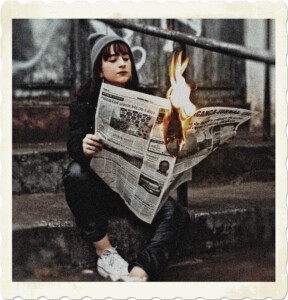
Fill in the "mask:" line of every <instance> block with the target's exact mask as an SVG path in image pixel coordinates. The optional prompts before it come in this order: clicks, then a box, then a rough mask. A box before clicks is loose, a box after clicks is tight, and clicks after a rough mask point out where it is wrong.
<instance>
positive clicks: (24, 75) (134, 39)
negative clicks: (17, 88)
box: [12, 19, 202, 86]
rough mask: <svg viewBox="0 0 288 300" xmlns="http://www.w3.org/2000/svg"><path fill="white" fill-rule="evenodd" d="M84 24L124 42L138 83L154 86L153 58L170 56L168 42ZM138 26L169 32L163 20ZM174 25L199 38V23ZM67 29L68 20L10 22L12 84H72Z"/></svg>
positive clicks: (155, 68) (98, 23)
mask: <svg viewBox="0 0 288 300" xmlns="http://www.w3.org/2000/svg"><path fill="white" fill-rule="evenodd" d="M87 22H88V23H89V25H90V26H89V27H90V30H91V31H93V32H99V33H104V34H112V35H120V36H121V37H122V38H124V40H126V41H127V43H128V44H129V45H130V47H131V50H132V52H133V56H134V58H135V64H136V69H137V71H139V77H140V80H141V82H142V83H144V84H146V85H153V84H155V82H156V81H157V78H158V77H159V74H157V72H159V70H160V69H161V67H159V64H160V62H159V59H158V58H157V57H159V54H161V53H163V52H164V54H165V53H171V52H173V47H174V46H173V42H172V41H169V40H164V39H158V38H156V37H151V36H149V35H145V34H141V33H137V32H134V31H132V30H129V29H125V28H120V29H119V28H117V29H115V28H112V27H111V26H109V25H107V24H105V23H104V22H101V20H88V21H87ZM140 22H145V23H147V24H154V23H155V22H156V24H158V26H159V27H161V28H165V29H167V30H168V29H169V28H168V20H167V19H160V20H156V21H155V20H141V21H140ZM149 22H150V23H149ZM153 22H154V23H153ZM177 22H178V23H179V24H181V26H183V27H185V28H186V31H187V30H188V31H189V32H190V33H191V34H197V35H199V34H201V26H202V25H201V24H202V23H201V22H202V21H201V20H184V19H183V20H182V19H179V20H177ZM71 28H72V22H71V20H47V19H41V20H40V19H39V20H37V19H23V20H21V19H17V20H16V19H15V20H13V64H12V66H13V82H14V83H16V84H18V83H20V84H21V85H22V86H23V85H24V86H25V85H30V84H40V85H41V84H47V83H48V84H50V83H51V84H54V83H58V84H65V83H66V84H70V83H71V80H72V81H73V78H72V77H71V76H73V75H72V72H71V63H72V62H71V53H72V52H71V51H73V50H71V48H72V46H71V34H72V33H71V32H72V30H71ZM88 34H89V32H87V35H88ZM67 45H68V46H67ZM69 45H70V46H69ZM87 46H88V43H87ZM168 64H169V63H168ZM156 84H157V83H156Z"/></svg>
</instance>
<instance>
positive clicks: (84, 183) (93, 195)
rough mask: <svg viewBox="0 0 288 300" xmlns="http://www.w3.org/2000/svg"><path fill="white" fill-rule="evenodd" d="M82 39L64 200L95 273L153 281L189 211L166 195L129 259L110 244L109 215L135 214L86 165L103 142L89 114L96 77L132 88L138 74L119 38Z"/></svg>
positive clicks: (97, 85) (94, 97)
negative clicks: (87, 56)
mask: <svg viewBox="0 0 288 300" xmlns="http://www.w3.org/2000/svg"><path fill="white" fill-rule="evenodd" d="M88 41H89V44H90V46H91V63H92V70H93V73H92V77H91V78H90V79H89V80H88V81H87V82H85V83H84V84H83V85H82V86H81V87H80V89H79V91H78V92H77V101H75V102H73V103H71V105H70V118H69V140H68V143H67V148H68V152H69V155H70V156H71V157H72V158H73V159H74V161H73V162H72V163H71V164H70V165H69V167H68V169H67V170H66V171H65V173H64V175H63V183H64V187H65V193H66V200H67V202H68V205H69V207H70V209H71V211H72V213H73V214H74V216H75V221H76V224H77V226H78V227H79V228H80V229H81V235H82V237H83V238H84V239H86V240H89V241H91V242H92V244H93V245H94V247H95V250H96V254H97V255H98V261H97V270H98V272H99V274H100V275H102V276H104V277H105V278H108V277H110V278H111V279H112V280H113V281H117V280H123V281H146V280H148V279H149V280H157V278H158V277H159V275H160V274H161V272H162V271H163V270H164V268H165V266H166V265H167V262H168V259H169V258H170V256H171V254H172V253H173V251H174V250H175V247H177V242H178V241H180V240H182V239H183V238H182V234H183V232H184V229H185V228H187V225H188V222H189V215H188V213H187V211H186V210H185V209H184V208H183V207H181V206H180V205H178V204H177V203H176V202H175V201H174V200H173V199H172V198H168V200H167V201H166V202H165V204H164V205H163V206H162V208H161V210H160V211H159V212H158V214H157V215H156V216H155V218H154V220H153V222H152V224H151V226H152V228H153V229H154V235H153V237H152V239H151V241H150V243H149V245H147V247H146V248H145V249H143V250H142V251H140V253H139V254H138V256H137V259H136V260H135V261H132V262H130V263H129V264H128V263H127V262H126V261H125V260H124V259H123V258H122V257H121V256H120V255H119V254H118V253H117V251H116V249H115V248H113V246H112V245H111V243H110V241H109V237H108V234H107V225H108V219H109V217H110V216H112V215H114V214H115V212H117V214H118V215H120V216H124V217H134V218H136V217H135V216H132V215H133V214H132V212H131V211H130V210H129V209H128V208H127V206H126V205H125V203H124V201H123V200H122V199H121V197H120V196H119V195H118V194H117V193H115V192H113V191H112V190H111V189H110V188H109V187H108V186H107V185H106V184H105V183H104V182H103V181H102V179H100V178H99V176H97V175H96V174H95V173H94V172H93V171H92V170H91V169H90V166H89V163H90V159H91V157H92V156H93V155H97V153H98V152H99V151H101V150H102V147H103V143H102V141H101V139H100V137H99V136H96V135H94V117H95V111H96V105H97V99H98V95H99V91H100V86H101V83H102V82H105V83H107V84H111V85H115V86H118V87H122V88H127V89H134V90H138V76H137V72H136V68H135V64H134V60H133V56H132V53H131V50H130V48H129V46H128V45H127V44H126V42H125V41H124V40H122V39H121V38H120V37H117V36H107V35H103V34H91V35H90V36H89V38H88ZM141 222H142V221H140V220H139V223H141Z"/></svg>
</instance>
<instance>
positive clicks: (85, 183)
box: [63, 161, 190, 280]
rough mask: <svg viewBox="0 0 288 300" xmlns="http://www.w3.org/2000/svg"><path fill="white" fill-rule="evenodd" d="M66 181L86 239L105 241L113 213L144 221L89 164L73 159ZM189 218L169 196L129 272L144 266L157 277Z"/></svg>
mask: <svg viewBox="0 0 288 300" xmlns="http://www.w3.org/2000/svg"><path fill="white" fill-rule="evenodd" d="M63 183H64V187H65V194H66V200H67V203H68V205H69V207H70V209H71V211H72V213H73V215H74V217H75V222H76V224H77V226H78V227H79V228H80V230H81V235H82V237H83V238H84V239H86V240H89V241H91V242H96V241H99V240H101V239H102V238H103V237H104V236H105V235H106V233H107V227H108V219H109V217H111V216H119V217H125V218H130V217H131V218H135V219H137V221H138V222H139V223H141V222H142V221H141V220H140V219H138V218H137V217H136V216H135V215H134V214H133V213H132V212H131V211H130V210H129V208H128V207H127V206H126V205H125V203H124V201H123V200H122V198H121V197H120V196H119V195H118V194H117V193H115V192H113V191H112V190H111V189H110V188H109V187H108V186H107V184H106V183H105V182H104V181H103V180H102V179H101V178H100V177H99V176H98V175H96V173H95V172H94V171H93V170H92V169H90V167H89V166H86V165H80V164H79V163H77V162H75V161H74V162H72V163H71V164H70V165H69V167H68V168H67V170H65V172H64V175H63ZM189 221H190V218H189V214H188V212H187V211H186V209H184V208H183V207H182V206H181V205H180V204H178V203H177V202H175V201H174V200H173V199H172V198H168V200H167V201H166V202H165V203H164V205H163V206H162V208H161V209H160V211H159V212H158V214H157V215H156V216H155V218H154V220H153V222H152V224H151V226H152V228H153V232H154V233H153V237H152V239H151V241H150V243H149V245H148V246H147V247H146V248H145V249H143V250H141V251H140V253H139V254H138V256H137V259H136V260H135V261H133V262H132V263H130V264H129V271H130V270H131V269H132V268H133V267H134V266H140V267H141V268H143V269H144V270H145V271H146V272H147V274H148V275H149V279H150V280H157V278H158V276H159V275H160V274H161V272H162V271H163V270H164V268H165V267H166V265H167V263H168V259H169V258H170V256H171V254H172V253H173V252H174V251H175V248H176V247H177V245H178V243H179V242H182V240H183V239H184V236H185V232H186V231H187V228H188V223H189ZM142 223H144V222H142ZM143 226H144V224H143ZM145 226H147V224H146V223H145Z"/></svg>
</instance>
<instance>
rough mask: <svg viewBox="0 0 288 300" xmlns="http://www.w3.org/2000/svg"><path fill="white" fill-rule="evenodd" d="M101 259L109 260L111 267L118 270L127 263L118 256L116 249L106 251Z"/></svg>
mask: <svg viewBox="0 0 288 300" xmlns="http://www.w3.org/2000/svg"><path fill="white" fill-rule="evenodd" d="M101 258H103V259H105V260H107V262H108V264H109V265H110V266H113V265H114V267H117V268H116V269H117V270H121V269H122V267H124V266H125V265H126V264H127V262H126V261H125V260H124V259H123V258H122V257H121V256H120V255H119V254H118V252H117V250H116V247H115V248H109V249H105V250H104V251H103V253H102V255H101Z"/></svg>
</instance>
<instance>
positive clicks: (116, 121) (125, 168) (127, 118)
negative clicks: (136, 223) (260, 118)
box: [91, 84, 255, 223]
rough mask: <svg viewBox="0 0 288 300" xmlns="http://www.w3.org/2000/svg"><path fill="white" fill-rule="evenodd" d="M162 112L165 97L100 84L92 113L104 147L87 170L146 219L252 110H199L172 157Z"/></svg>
mask: <svg viewBox="0 0 288 300" xmlns="http://www.w3.org/2000/svg"><path fill="white" fill-rule="evenodd" d="M165 110H170V104H169V101H168V100H167V99H164V98H160V97H157V96H151V95H148V94H144V93H139V92H135V91H131V90H127V89H124V88H118V87H115V86H111V85H108V84H102V87H101V91H100V94H99V99H98V105H97V111H96V115H95V134H97V135H100V136H101V138H102V140H103V145H104V147H103V150H102V151H100V152H98V153H97V154H96V155H94V157H93V158H92V160H91V168H92V169H93V170H94V171H95V172H96V173H97V174H98V175H99V176H100V177H101V178H102V179H103V180H104V181H105V182H106V183H107V185H108V186H109V187H110V188H111V189H112V190H113V191H115V192H117V193H118V194H119V195H120V196H121V197H122V198H123V199H124V201H125V203H126V205H127V206H128V207H129V208H130V209H131V210H132V211H133V212H134V213H135V215H136V216H138V217H139V218H140V219H141V220H143V221H145V222H147V223H151V222H152V220H153V218H154V216H155V215H156V213H157V212H158V211H159V209H160V208H161V206H162V205H163V203H164V202H165V200H166V199H167V197H168V195H169V194H170V193H171V192H172V191H173V190H175V189H176V188H177V187H178V186H179V185H180V184H182V183H183V182H185V181H188V180H191V179H192V167H193V166H195V165H197V164H198V163H199V162H200V161H202V160H203V159H204V158H205V157H207V156H208V155H209V154H210V153H211V152H213V151H214V150H215V149H216V148H217V147H218V146H219V145H221V144H222V143H223V142H225V141H226V140H227V139H228V138H230V137H231V135H232V134H233V133H234V131H236V130H237V128H238V127H239V125H240V124H242V123H244V122H245V121H247V120H249V119H250V118H251V117H252V116H253V115H254V114H255V112H252V111H249V110H245V109H239V108H230V107H229V108H227V107H206V108H201V109H199V110H197V111H196V112H195V114H194V116H193V117H192V118H191V121H190V123H189V127H188V131H187V141H186V144H185V146H184V148H183V149H182V151H181V152H179V155H178V156H177V158H176V157H172V156H171V155H170V154H169V152H168V151H167V148H166V146H165V143H164V137H163V130H162V127H161V123H162V121H163V117H164V113H165Z"/></svg>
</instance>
